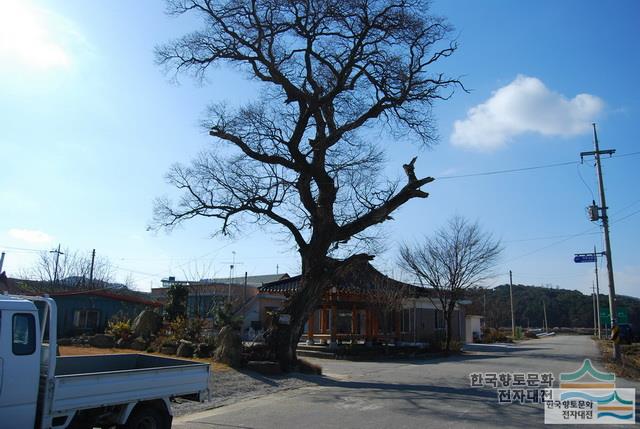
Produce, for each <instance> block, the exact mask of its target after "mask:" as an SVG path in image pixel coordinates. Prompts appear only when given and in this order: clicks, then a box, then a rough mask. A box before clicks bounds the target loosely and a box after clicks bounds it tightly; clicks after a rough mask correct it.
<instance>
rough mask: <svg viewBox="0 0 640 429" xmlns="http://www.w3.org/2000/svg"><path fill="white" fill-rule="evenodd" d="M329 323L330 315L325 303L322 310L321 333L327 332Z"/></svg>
mask: <svg viewBox="0 0 640 429" xmlns="http://www.w3.org/2000/svg"><path fill="white" fill-rule="evenodd" d="M328 325H329V315H328V314H327V307H326V306H325V305H323V306H322V310H320V333H321V334H326V333H327V329H328V328H327V326H328Z"/></svg>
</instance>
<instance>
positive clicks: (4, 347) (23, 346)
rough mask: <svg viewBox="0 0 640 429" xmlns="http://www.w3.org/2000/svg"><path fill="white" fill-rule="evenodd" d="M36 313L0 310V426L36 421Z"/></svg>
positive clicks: (24, 425) (26, 425)
mask: <svg viewBox="0 0 640 429" xmlns="http://www.w3.org/2000/svg"><path fill="white" fill-rule="evenodd" d="M36 320H37V318H36V314H35V312H30V311H20V310H16V311H12V310H0V380H1V382H0V383H1V384H0V416H1V418H0V429H4V428H33V427H34V424H35V415H36V404H37V396H38V382H39V374H40V356H38V353H37V350H38V349H39V347H38V344H39V341H40V337H39V327H38V323H37V322H36Z"/></svg>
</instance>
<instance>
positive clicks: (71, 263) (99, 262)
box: [20, 248, 113, 289]
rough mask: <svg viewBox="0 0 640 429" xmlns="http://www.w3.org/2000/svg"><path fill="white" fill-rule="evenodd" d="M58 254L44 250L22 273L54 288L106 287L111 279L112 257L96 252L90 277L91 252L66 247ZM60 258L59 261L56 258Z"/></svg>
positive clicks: (47, 286) (49, 287)
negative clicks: (98, 254)
mask: <svg viewBox="0 0 640 429" xmlns="http://www.w3.org/2000/svg"><path fill="white" fill-rule="evenodd" d="M61 252H62V253H61V254H60V255H59V257H57V255H56V253H55V252H53V251H42V252H40V253H39V254H38V259H37V261H36V262H35V263H34V264H33V266H31V267H29V268H27V269H26V270H25V271H24V272H22V273H21V274H20V275H21V277H25V278H27V279H30V280H37V281H40V282H42V286H44V287H45V288H47V289H51V288H52V287H55V288H60V289H64V288H85V289H90V288H103V287H105V286H106V285H107V284H108V283H110V282H111V280H112V278H113V277H112V271H113V268H112V265H111V262H110V261H109V258H107V257H104V256H97V257H96V258H95V260H94V262H93V283H91V282H90V278H91V254H90V253H81V252H78V251H76V250H72V249H69V248H65V249H63V250H62V251H61ZM56 258H57V261H56Z"/></svg>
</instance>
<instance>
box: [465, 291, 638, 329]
mask: <svg viewBox="0 0 640 429" xmlns="http://www.w3.org/2000/svg"><path fill="white" fill-rule="evenodd" d="M600 290H601V292H602V288H601V289H600ZM467 297H468V299H470V300H472V304H470V305H468V306H467V314H478V315H484V316H485V322H486V325H487V326H489V327H494V328H497V327H501V326H502V327H504V326H508V327H510V326H511V307H510V305H509V285H501V286H497V287H496V288H494V289H474V290H472V291H469V293H468V294H467ZM543 302H545V303H546V307H547V320H548V324H549V328H554V327H567V328H592V327H593V297H592V295H585V294H583V293H582V292H579V291H577V290H567V289H552V288H546V287H540V286H526V285H513V306H514V313H515V319H516V325H517V326H521V327H523V328H527V327H531V328H541V327H542V326H543V320H544V312H543V308H542V306H543V304H542V303H543ZM617 302H618V306H619V307H626V308H627V311H628V314H629V322H630V323H631V324H633V325H634V326H638V327H640V299H638V298H634V297H630V296H624V295H619V296H618V297H617ZM485 303H486V304H485ZM605 308H609V296H608V295H603V294H602V293H601V294H600V309H601V310H602V309H605Z"/></svg>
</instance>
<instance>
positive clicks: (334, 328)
mask: <svg viewBox="0 0 640 429" xmlns="http://www.w3.org/2000/svg"><path fill="white" fill-rule="evenodd" d="M337 334H338V305H337V304H336V303H335V302H334V303H333V304H332V305H331V343H336V342H337V341H338V335H337Z"/></svg>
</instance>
